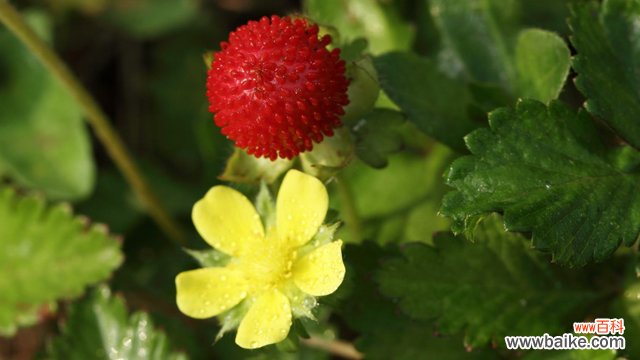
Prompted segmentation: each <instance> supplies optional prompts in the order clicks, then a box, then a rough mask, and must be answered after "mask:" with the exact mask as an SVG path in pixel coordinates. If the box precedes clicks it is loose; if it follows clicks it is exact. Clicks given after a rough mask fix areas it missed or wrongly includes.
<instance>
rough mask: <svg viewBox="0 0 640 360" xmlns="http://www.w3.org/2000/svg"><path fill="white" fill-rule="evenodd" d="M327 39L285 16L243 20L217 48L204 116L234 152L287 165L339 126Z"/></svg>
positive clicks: (336, 64)
mask: <svg viewBox="0 0 640 360" xmlns="http://www.w3.org/2000/svg"><path fill="white" fill-rule="evenodd" d="M330 42H331V37H330V36H329V35H324V36H322V37H321V38H319V37H318V26H317V25H315V24H309V23H308V22H307V21H306V20H303V19H295V20H292V19H290V18H288V17H284V18H280V17H278V16H272V17H271V18H267V17H264V18H262V19H261V20H260V21H250V22H249V23H248V24H246V25H243V26H241V27H239V28H238V29H236V31H234V32H232V33H231V34H230V35H229V41H228V42H222V43H221V48H222V50H221V51H220V52H218V53H216V54H215V57H214V59H213V62H212V64H211V69H210V70H209V73H208V76H207V97H208V98H209V105H210V106H209V110H210V111H211V112H213V113H215V116H214V118H215V123H216V125H217V126H219V127H220V128H221V129H222V133H223V134H224V135H225V136H227V137H228V138H229V139H231V140H233V141H234V142H235V144H236V146H238V147H240V148H243V149H245V150H246V151H247V152H248V153H249V154H252V155H254V156H257V157H268V158H270V159H271V160H275V159H276V158H277V157H281V158H287V159H291V158H293V157H294V156H296V155H298V154H299V153H300V152H304V151H308V150H311V149H312V148H313V143H314V142H316V143H319V142H321V141H322V139H323V137H324V136H332V135H333V129H334V128H336V127H338V126H340V125H341V122H340V116H341V115H343V114H344V109H343V108H344V106H346V105H347V104H348V103H349V99H348V96H347V89H348V86H349V82H348V81H347V79H346V77H345V63H344V61H342V60H340V50H339V49H334V50H332V51H329V50H327V48H326V47H327V45H328V44H329V43H330Z"/></svg>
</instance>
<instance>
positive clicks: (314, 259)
mask: <svg viewBox="0 0 640 360" xmlns="http://www.w3.org/2000/svg"><path fill="white" fill-rule="evenodd" d="M341 246H342V240H338V241H334V242H332V243H329V244H327V245H324V246H321V247H319V248H318V249H316V250H314V251H313V252H311V253H310V254H307V255H305V256H304V257H303V258H301V259H300V260H298V261H297V262H296V263H295V265H294V266H293V281H294V282H295V284H296V285H297V286H298V288H300V290H302V291H304V292H305V293H307V294H309V295H313V296H324V295H329V294H331V293H332V292H334V291H336V289H337V288H338V286H340V284H342V280H343V279H344V272H345V269H344V263H343V262H342V250H341Z"/></svg>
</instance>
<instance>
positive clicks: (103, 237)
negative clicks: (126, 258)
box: [0, 187, 122, 335]
mask: <svg viewBox="0 0 640 360" xmlns="http://www.w3.org/2000/svg"><path fill="white" fill-rule="evenodd" d="M121 262H122V254H121V253H120V243H119V242H118V241H116V240H115V239H113V238H111V237H110V236H109V235H108V234H107V232H106V228H105V227H104V226H99V225H94V226H90V227H88V226H87V220H86V219H85V218H81V217H76V218H74V217H73V215H72V214H71V210H70V208H69V206H67V205H64V204H62V205H57V206H50V207H47V206H46V205H45V202H44V201H43V200H42V199H41V198H38V197H25V198H20V197H18V196H17V195H16V193H15V191H14V190H12V189H10V188H2V187H0V274H3V275H2V276H1V277H0V334H4V335H10V334H12V333H14V332H15V330H16V328H17V327H18V326H22V325H27V324H29V323H33V322H34V321H35V318H34V317H33V316H31V315H30V314H35V312H36V311H37V310H38V308H40V307H41V306H43V305H48V304H50V303H52V302H53V301H56V300H58V299H69V298H73V297H76V296H78V295H80V294H81V293H82V292H83V289H84V288H85V287H86V286H87V285H89V284H93V283H96V282H99V281H102V280H105V279H106V278H107V277H108V276H109V275H110V274H111V272H112V271H113V270H114V269H115V268H117V267H118V266H119V265H120V263H121ZM23 320H24V321H23Z"/></svg>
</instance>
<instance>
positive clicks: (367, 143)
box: [353, 109, 405, 168]
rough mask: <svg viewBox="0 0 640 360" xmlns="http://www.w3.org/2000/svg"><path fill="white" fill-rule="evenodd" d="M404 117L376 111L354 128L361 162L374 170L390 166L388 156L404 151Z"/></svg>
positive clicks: (399, 114) (389, 112) (392, 112)
mask: <svg viewBox="0 0 640 360" xmlns="http://www.w3.org/2000/svg"><path fill="white" fill-rule="evenodd" d="M404 124H405V118H404V115H403V114H402V113H400V112H397V111H393V110H388V109H374V110H373V111H372V112H370V113H369V114H367V115H365V116H364V117H362V119H360V121H358V122H357V123H356V125H355V126H354V127H353V133H354V135H355V151H356V154H357V155H358V158H360V160H362V161H364V162H365V163H366V164H368V165H370V166H372V167H374V168H383V167H385V166H387V164H388V162H389V161H388V159H387V158H388V156H389V155H390V154H393V153H395V152H398V151H400V150H401V149H402V145H403V144H404V142H403V137H402V131H401V130H402V126H403V125H404Z"/></svg>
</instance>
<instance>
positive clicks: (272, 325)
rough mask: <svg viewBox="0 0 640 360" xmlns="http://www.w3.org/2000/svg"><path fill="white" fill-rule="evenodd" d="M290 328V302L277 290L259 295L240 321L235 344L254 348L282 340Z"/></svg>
mask: <svg viewBox="0 0 640 360" xmlns="http://www.w3.org/2000/svg"><path fill="white" fill-rule="evenodd" d="M289 328H291V304H289V299H288V298H287V297H286V296H284V295H283V294H282V293H281V292H280V291H278V290H275V289H273V290H270V291H269V292H267V293H265V294H263V295H262V296H260V297H259V298H258V299H257V300H256V302H255V303H254V304H253V305H252V306H251V308H250V309H249V312H247V315H245V317H244V319H242V322H241V323H240V327H239V328H238V333H237V334H236V344H238V345H240V346H241V347H243V348H245V349H255V348H259V347H262V346H265V345H270V344H275V343H277V342H280V341H282V340H284V339H285V338H286V337H287V334H289Z"/></svg>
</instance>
